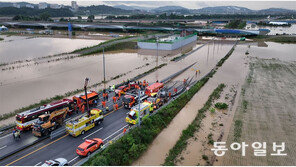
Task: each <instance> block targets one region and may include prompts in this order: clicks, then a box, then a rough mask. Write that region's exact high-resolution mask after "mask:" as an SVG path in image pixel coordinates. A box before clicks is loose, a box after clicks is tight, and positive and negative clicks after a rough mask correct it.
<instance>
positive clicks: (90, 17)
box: [87, 15, 95, 20]
mask: <svg viewBox="0 0 296 167" xmlns="http://www.w3.org/2000/svg"><path fill="white" fill-rule="evenodd" d="M87 19H88V20H94V19H95V16H94V15H89V16H88V17H87Z"/></svg>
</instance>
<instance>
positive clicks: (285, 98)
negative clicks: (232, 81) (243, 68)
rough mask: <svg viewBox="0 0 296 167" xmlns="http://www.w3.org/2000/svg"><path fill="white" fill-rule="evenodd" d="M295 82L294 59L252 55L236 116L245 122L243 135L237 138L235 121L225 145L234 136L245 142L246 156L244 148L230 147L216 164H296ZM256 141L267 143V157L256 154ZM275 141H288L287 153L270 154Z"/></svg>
mask: <svg viewBox="0 0 296 167" xmlns="http://www.w3.org/2000/svg"><path fill="white" fill-rule="evenodd" d="M295 85H296V62H295V61H290V62H288V61H282V60H279V59H259V58H252V59H251V64H250V73H249V75H248V78H247V80H246V83H245V85H244V86H243V89H242V90H243V92H244V93H242V94H241V96H240V104H239V107H238V108H237V111H236V113H235V117H234V121H242V128H241V137H236V138H235V137H234V133H235V132H236V131H238V129H239V128H238V127H235V125H234V124H233V125H232V127H231V131H230V134H229V136H228V139H227V144H226V145H227V146H229V145H230V144H231V143H233V142H234V140H235V139H237V140H238V142H240V143H241V142H246V143H247V144H249V146H248V147H247V148H246V156H245V157H243V156H242V155H241V150H240V151H233V150H230V151H228V152H227V153H226V154H225V156H223V157H222V158H219V159H218V162H217V163H215V164H214V165H295V164H296V154H295V153H296V152H295V148H296V138H295V134H296V129H295V120H296V112H295V108H296V103H295V102H296V89H295ZM234 121H233V122H234ZM235 128H236V131H235V130H234V129H235ZM253 142H261V143H262V142H266V144H267V146H266V150H267V153H266V156H262V157H258V156H257V157H256V156H254V150H253V148H252V146H251V144H252V143H253ZM273 142H277V144H281V142H285V145H286V146H285V150H284V153H287V156H271V153H274V150H273V146H272V145H273Z"/></svg>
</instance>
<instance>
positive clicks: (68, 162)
mask: <svg viewBox="0 0 296 167" xmlns="http://www.w3.org/2000/svg"><path fill="white" fill-rule="evenodd" d="M78 157H79V156H76V157H75V158H73V159H72V160H71V161H69V162H68V164H70V163H71V162H72V161H74V160H75V159H77V158H78Z"/></svg>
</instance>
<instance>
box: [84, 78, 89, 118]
mask: <svg viewBox="0 0 296 167" xmlns="http://www.w3.org/2000/svg"><path fill="white" fill-rule="evenodd" d="M88 81H89V79H88V78H85V82H84V92H85V99H86V111H87V113H88V115H89V116H90V112H89V104H88V98H87V90H86V89H87V85H88Z"/></svg>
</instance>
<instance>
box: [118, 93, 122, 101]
mask: <svg viewBox="0 0 296 167" xmlns="http://www.w3.org/2000/svg"><path fill="white" fill-rule="evenodd" d="M120 96H121V93H120V92H118V100H119V99H120Z"/></svg>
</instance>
